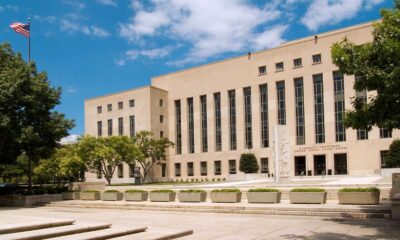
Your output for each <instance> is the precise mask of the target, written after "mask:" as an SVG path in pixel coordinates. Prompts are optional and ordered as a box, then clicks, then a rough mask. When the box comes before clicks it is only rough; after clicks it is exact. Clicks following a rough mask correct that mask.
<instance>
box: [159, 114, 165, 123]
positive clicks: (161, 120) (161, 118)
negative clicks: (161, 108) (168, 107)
mask: <svg viewBox="0 0 400 240" xmlns="http://www.w3.org/2000/svg"><path fill="white" fill-rule="evenodd" d="M163 122H164V116H163V115H160V123H163Z"/></svg>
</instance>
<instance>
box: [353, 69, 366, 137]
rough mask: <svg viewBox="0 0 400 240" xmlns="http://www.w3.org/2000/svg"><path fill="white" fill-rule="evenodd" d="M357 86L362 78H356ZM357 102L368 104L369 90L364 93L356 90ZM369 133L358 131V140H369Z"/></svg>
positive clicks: (362, 130)
mask: <svg viewBox="0 0 400 240" xmlns="http://www.w3.org/2000/svg"><path fill="white" fill-rule="evenodd" d="M355 81H356V84H360V82H361V81H362V77H360V76H357V75H356V76H355ZM356 101H359V102H361V103H362V104H363V105H364V104H367V90H366V89H365V88H364V90H362V91H357V90H356ZM367 139H368V131H367V130H366V129H357V140H367Z"/></svg>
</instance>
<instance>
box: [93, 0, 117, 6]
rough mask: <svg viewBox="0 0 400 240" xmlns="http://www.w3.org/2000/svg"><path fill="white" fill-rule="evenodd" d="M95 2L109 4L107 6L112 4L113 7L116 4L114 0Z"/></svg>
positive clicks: (98, 0)
mask: <svg viewBox="0 0 400 240" xmlns="http://www.w3.org/2000/svg"><path fill="white" fill-rule="evenodd" d="M97 2H98V3H100V4H102V5H109V6H113V7H116V6H118V5H117V3H116V1H114V0H97Z"/></svg>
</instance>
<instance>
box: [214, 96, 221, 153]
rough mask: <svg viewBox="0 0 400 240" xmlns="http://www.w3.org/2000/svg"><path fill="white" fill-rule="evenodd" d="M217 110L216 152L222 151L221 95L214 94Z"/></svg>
mask: <svg viewBox="0 0 400 240" xmlns="http://www.w3.org/2000/svg"><path fill="white" fill-rule="evenodd" d="M214 109H215V151H217V152H219V151H221V150H222V126H221V125H222V124H221V93H214Z"/></svg>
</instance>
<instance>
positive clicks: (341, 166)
mask: <svg viewBox="0 0 400 240" xmlns="http://www.w3.org/2000/svg"><path fill="white" fill-rule="evenodd" d="M333 160H334V166H335V175H346V174H347V154H346V153H340V154H334V155H333Z"/></svg>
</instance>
